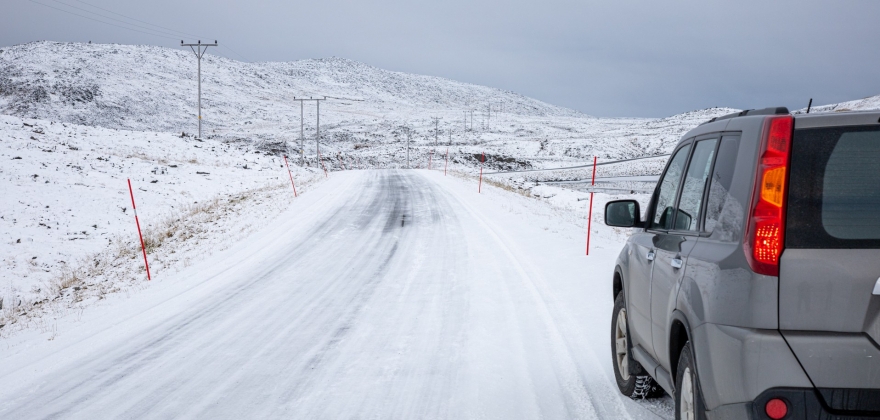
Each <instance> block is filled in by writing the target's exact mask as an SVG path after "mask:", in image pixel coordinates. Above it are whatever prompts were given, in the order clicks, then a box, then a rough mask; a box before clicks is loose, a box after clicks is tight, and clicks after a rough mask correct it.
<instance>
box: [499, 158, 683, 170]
mask: <svg viewBox="0 0 880 420" xmlns="http://www.w3.org/2000/svg"><path fill="white" fill-rule="evenodd" d="M666 156H669V155H654V156H643V157H637V158H632V159H621V160H615V161H611V162H602V163H597V164H596V166H602V165H612V164H615V163H623V162H631V161H634V160H643V159H653V158H658V157H666ZM592 167H593V164H592V163H591V164H588V165H578V166H567V167H563V168H547V169H523V170H519V171H503V172H487V173H486V174H485V175H500V174H513V173H519V172H549V171H562V170H566V169H581V168H592Z"/></svg>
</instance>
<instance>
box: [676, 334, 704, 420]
mask: <svg viewBox="0 0 880 420" xmlns="http://www.w3.org/2000/svg"><path fill="white" fill-rule="evenodd" d="M702 395H703V392H702V388H700V377H699V375H697V364H696V363H695V361H694V352H693V349H691V343H690V341H688V342H687V343H685V345H684V348H683V349H682V350H681V355H680V356H679V358H678V372H676V375H675V419H676V420H704V419H705V418H706V405H705V404H704V403H703V397H702Z"/></svg>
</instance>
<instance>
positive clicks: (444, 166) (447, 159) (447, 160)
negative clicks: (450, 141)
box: [443, 147, 449, 176]
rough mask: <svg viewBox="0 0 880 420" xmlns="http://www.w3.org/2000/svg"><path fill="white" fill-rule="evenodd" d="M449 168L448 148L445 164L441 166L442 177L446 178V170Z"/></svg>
mask: <svg viewBox="0 0 880 420" xmlns="http://www.w3.org/2000/svg"><path fill="white" fill-rule="evenodd" d="M448 167H449V148H448V147H447V148H446V163H445V164H444V165H443V176H446V168H448Z"/></svg>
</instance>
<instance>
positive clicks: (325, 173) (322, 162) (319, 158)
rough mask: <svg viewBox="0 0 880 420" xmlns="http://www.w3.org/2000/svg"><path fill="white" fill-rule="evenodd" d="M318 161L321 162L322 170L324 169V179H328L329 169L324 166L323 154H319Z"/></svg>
mask: <svg viewBox="0 0 880 420" xmlns="http://www.w3.org/2000/svg"><path fill="white" fill-rule="evenodd" d="M318 160H320V161H321V168H323V169H324V178H327V167H326V166H324V158H322V157H321V152H318Z"/></svg>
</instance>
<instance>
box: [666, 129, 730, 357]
mask: <svg viewBox="0 0 880 420" xmlns="http://www.w3.org/2000/svg"><path fill="white" fill-rule="evenodd" d="M717 144H718V136H717V135H709V136H704V137H703V138H697V139H696V140H695V141H694V143H693V147H692V149H693V151H692V152H691V156H690V159H689V160H688V165H687V170H686V171H685V176H684V179H683V181H682V182H681V186H680V187H679V192H678V194H677V199H676V201H675V205H674V206H673V209H674V210H673V211H672V215H673V217H671V219H672V220H668V219H670V218H669V217H667V221H668V222H669V223H667V225H666V226H662V227H663V229H662V230H660V231H658V232H657V234H656V236H655V237H654V246H655V253H656V256H655V260H654V271H653V273H652V275H651V324H652V328H651V329H652V331H651V334H652V337H653V346H654V353H655V354H656V355H657V361H658V362H659V363H660V364H661V365H662V366H670V364H669V360H668V359H669V344H668V343H669V342H668V338H669V321H670V319H671V315H672V311H673V310H674V309H675V303H676V302H675V298H676V296H675V295H676V291H677V290H678V284H679V283H680V282H681V278H682V276H683V275H684V273H685V266H686V264H687V258H688V255H689V254H690V252H691V250H693V248H694V245H696V243H697V239H699V231H700V227H701V226H700V220H701V218H700V211H701V209H702V207H703V200H704V197H705V190H706V181H707V180H708V179H709V174H710V173H711V169H712V164H713V163H714V160H715V159H714V158H715V151H716V146H717Z"/></svg>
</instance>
